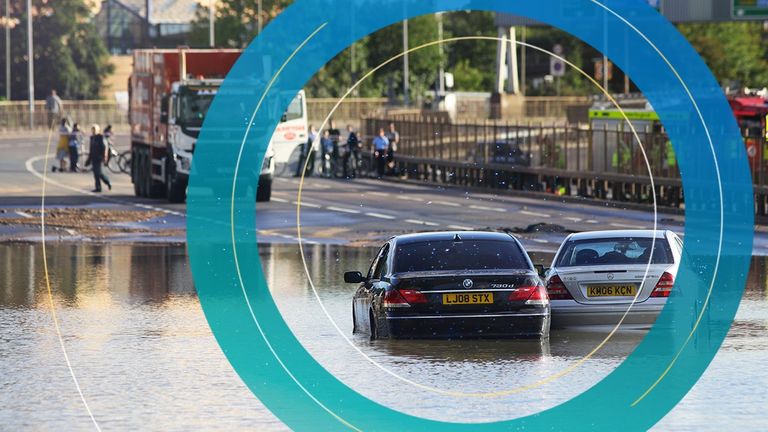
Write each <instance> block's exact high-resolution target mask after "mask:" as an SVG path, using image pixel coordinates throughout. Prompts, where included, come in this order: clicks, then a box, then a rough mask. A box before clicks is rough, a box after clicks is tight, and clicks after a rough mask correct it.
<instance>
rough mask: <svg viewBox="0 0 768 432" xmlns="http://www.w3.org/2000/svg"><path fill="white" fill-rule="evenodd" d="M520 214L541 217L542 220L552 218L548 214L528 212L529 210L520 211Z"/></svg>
mask: <svg viewBox="0 0 768 432" xmlns="http://www.w3.org/2000/svg"><path fill="white" fill-rule="evenodd" d="M520 214H524V215H526V216H534V217H540V218H545V219H548V218H551V217H552V216H551V215H548V214H546V213H537V212H532V211H528V210H520Z"/></svg>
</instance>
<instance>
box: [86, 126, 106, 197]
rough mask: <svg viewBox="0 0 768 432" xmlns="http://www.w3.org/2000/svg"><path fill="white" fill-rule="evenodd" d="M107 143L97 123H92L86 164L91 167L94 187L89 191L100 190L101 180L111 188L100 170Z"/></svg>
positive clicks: (104, 159)
mask: <svg viewBox="0 0 768 432" xmlns="http://www.w3.org/2000/svg"><path fill="white" fill-rule="evenodd" d="M107 151H108V150H107V145H106V144H104V135H102V134H101V128H100V127H99V125H97V124H94V125H93V126H91V145H90V150H89V152H88V160H87V161H86V162H85V164H86V165H91V166H92V167H93V180H94V181H95V183H96V187H95V188H94V189H93V190H92V191H91V192H101V182H102V181H103V182H104V183H106V185H107V187H108V188H109V190H112V183H110V181H109V178H107V176H106V175H104V173H103V172H102V166H103V164H104V162H105V161H106V160H107Z"/></svg>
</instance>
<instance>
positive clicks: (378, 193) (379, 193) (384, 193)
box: [368, 192, 389, 197]
mask: <svg viewBox="0 0 768 432" xmlns="http://www.w3.org/2000/svg"><path fill="white" fill-rule="evenodd" d="M368 193H369V194H371V195H376V196H385V197H388V196H389V194H388V193H386V192H368Z"/></svg>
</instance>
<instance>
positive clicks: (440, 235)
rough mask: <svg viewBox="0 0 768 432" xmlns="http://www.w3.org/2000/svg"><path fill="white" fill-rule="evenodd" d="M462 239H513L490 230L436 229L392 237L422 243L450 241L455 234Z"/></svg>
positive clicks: (397, 241)
mask: <svg viewBox="0 0 768 432" xmlns="http://www.w3.org/2000/svg"><path fill="white" fill-rule="evenodd" d="M457 235H458V236H459V237H460V238H461V239H462V240H501V241H515V240H514V237H512V236H511V235H510V234H507V233H503V232H491V231H437V232H424V233H415V234H404V235H399V236H395V237H393V239H394V240H395V242H396V243H397V244H408V243H422V242H430V241H451V240H453V239H454V238H455V237H456V236H457Z"/></svg>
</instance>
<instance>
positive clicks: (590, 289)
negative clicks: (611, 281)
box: [587, 285, 637, 297]
mask: <svg viewBox="0 0 768 432" xmlns="http://www.w3.org/2000/svg"><path fill="white" fill-rule="evenodd" d="M635 295H637V287H636V286H635V285H589V286H587V297H634V296H635Z"/></svg>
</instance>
